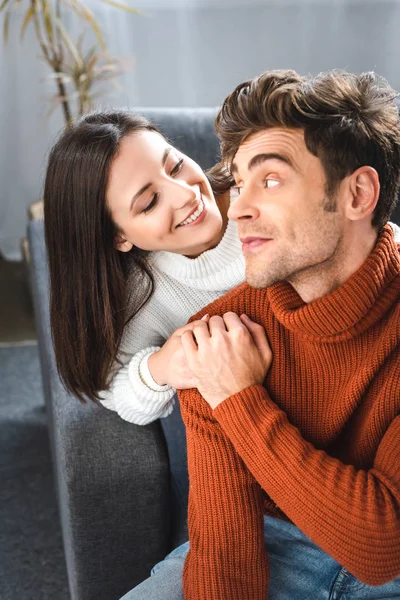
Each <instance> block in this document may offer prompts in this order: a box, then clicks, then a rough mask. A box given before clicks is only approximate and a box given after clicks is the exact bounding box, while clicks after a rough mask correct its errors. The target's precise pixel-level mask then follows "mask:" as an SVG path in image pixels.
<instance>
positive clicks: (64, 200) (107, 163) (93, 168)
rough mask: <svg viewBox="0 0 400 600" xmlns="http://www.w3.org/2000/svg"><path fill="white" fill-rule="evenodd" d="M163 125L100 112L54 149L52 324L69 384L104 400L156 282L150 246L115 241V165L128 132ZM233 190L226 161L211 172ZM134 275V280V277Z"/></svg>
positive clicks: (47, 202)
mask: <svg viewBox="0 0 400 600" xmlns="http://www.w3.org/2000/svg"><path fill="white" fill-rule="evenodd" d="M143 130H146V131H155V132H158V133H160V132H159V130H158V129H157V128H156V127H155V126H154V125H153V124H152V123H151V122H150V121H148V120H147V119H146V118H144V117H143V116H141V115H136V114H133V113H130V112H128V111H122V110H117V111H105V112H96V113H92V114H89V115H86V116H84V117H83V118H81V119H80V120H78V121H76V122H75V123H74V124H73V125H72V127H71V128H70V129H66V130H65V131H64V132H63V133H62V134H61V136H60V137H59V139H58V141H57V142H56V144H55V145H54V147H53V148H52V150H51V152H50V155H49V161H48V167H47V173H46V180H45V188H44V212H45V219H44V222H45V237H46V246H47V251H48V263H49V274H50V323H51V329H52V336H53V344H54V351H55V357H56V364H57V368H58V372H59V374H60V377H61V380H62V382H63V383H64V385H65V387H66V389H67V390H69V391H70V392H72V393H73V394H74V395H75V396H77V397H78V398H79V399H80V400H81V401H83V402H84V401H85V400H86V398H89V399H90V400H93V401H94V402H97V401H98V399H99V396H98V393H99V392H100V391H101V390H105V389H107V385H108V383H109V375H110V370H111V367H112V365H113V363H114V361H116V360H117V356H118V348H119V345H120V343H121V339H122V334H123V331H124V327H125V325H126V324H127V322H128V321H129V320H130V319H131V318H132V317H133V316H134V315H135V314H137V312H138V311H139V310H140V309H141V308H142V307H143V306H144V305H145V304H146V302H147V301H148V300H149V298H150V297H151V294H152V293H153V289H154V281H153V277H152V273H151V269H150V267H149V265H148V264H147V261H146V257H147V254H148V253H147V252H144V251H142V250H139V249H138V248H133V249H132V250H131V251H130V252H119V251H118V250H116V248H115V237H116V234H117V233H118V230H117V228H116V225H115V223H114V222H113V220H112V218H111V214H110V211H109V208H108V205H107V202H106V189H107V182H108V178H109V172H110V167H111V164H112V161H113V159H114V158H115V156H116V155H117V153H118V150H119V147H120V144H121V141H122V139H123V138H124V137H125V136H127V135H130V134H133V133H135V132H139V131H143ZM209 179H210V183H211V187H212V188H213V191H214V192H215V193H216V194H217V195H220V194H222V193H223V192H225V191H226V190H228V189H229V187H230V185H231V183H232V181H233V180H232V178H231V176H230V174H229V172H228V171H227V170H226V168H225V166H224V165H222V164H221V165H217V166H216V167H214V168H212V169H211V170H210V175H209ZM128 279H129V280H132V279H134V282H135V283H134V285H130V286H129V294H128V285H127V282H128Z"/></svg>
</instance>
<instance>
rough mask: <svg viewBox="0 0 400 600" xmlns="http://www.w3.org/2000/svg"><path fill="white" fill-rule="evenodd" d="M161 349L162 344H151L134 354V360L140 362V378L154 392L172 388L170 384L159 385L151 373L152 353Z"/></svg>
mask: <svg viewBox="0 0 400 600" xmlns="http://www.w3.org/2000/svg"><path fill="white" fill-rule="evenodd" d="M159 350H160V346H151V347H149V348H145V349H144V350H141V351H140V352H138V353H137V354H135V356H134V360H135V361H136V362H137V363H138V369H139V376H140V379H141V381H142V383H144V385H145V386H146V387H147V388H148V389H149V390H151V391H152V392H166V391H169V390H171V389H172V388H171V386H169V385H158V383H157V382H156V381H154V379H153V377H152V374H151V373H150V369H149V358H150V356H151V355H152V354H154V353H155V352H158V351H159Z"/></svg>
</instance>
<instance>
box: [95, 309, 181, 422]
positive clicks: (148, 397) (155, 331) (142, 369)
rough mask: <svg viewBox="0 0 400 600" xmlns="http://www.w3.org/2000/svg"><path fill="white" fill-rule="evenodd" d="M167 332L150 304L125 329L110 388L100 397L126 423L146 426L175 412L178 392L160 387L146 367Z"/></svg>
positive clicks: (102, 402)
mask: <svg viewBox="0 0 400 600" xmlns="http://www.w3.org/2000/svg"><path fill="white" fill-rule="evenodd" d="M167 333H168V332H165V331H163V324H162V323H158V321H157V315H155V314H153V312H152V310H151V304H150V305H146V306H145V308H144V310H143V311H141V312H139V313H138V315H136V316H135V318H134V319H132V320H131V321H130V322H129V323H128V325H127V326H126V328H125V331H124V336H123V340H122V343H121V348H120V351H119V354H118V361H117V362H116V363H115V364H114V366H113V369H112V374H111V378H110V383H109V386H108V389H107V390H104V391H101V392H100V394H99V396H100V402H101V404H102V405H103V406H104V407H105V408H108V409H110V410H114V411H116V412H117V413H118V414H119V416H120V417H121V418H122V419H124V420H125V421H129V422H130V423H135V424H137V425H147V424H148V423H151V422H152V421H155V420H156V419H158V418H160V417H166V416H168V415H169V414H170V413H171V411H172V409H173V405H174V395H175V392H176V390H175V389H174V388H172V387H170V386H158V385H157V384H156V382H155V381H154V380H153V378H152V377H151V373H150V371H149V369H148V366H147V361H148V359H149V356H150V355H151V354H152V353H153V352H156V351H157V350H159V348H160V346H161V345H162V344H163V343H164V342H165V340H166V338H167V337H168V335H166V334H167ZM163 334H164V335H163Z"/></svg>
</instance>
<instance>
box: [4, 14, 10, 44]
mask: <svg viewBox="0 0 400 600" xmlns="http://www.w3.org/2000/svg"><path fill="white" fill-rule="evenodd" d="M10 15H11V13H10V9H8V11H7V12H6V14H5V16H4V23H3V36H4V45H6V44H7V42H8V32H9V29H10Z"/></svg>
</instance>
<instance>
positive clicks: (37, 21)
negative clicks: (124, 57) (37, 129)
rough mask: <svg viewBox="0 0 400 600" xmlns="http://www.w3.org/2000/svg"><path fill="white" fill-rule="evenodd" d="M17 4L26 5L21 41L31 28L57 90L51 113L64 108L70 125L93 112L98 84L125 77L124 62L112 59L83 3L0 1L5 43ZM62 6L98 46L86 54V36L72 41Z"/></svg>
mask: <svg viewBox="0 0 400 600" xmlns="http://www.w3.org/2000/svg"><path fill="white" fill-rule="evenodd" d="M102 2H104V3H106V4H109V5H111V6H113V7H114V8H116V9H119V10H124V11H126V12H129V13H134V14H141V13H140V11H139V10H137V9H135V8H133V7H130V6H128V5H127V4H123V3H121V2H117V1H114V0H102ZM15 4H26V5H27V9H26V12H25V14H24V17H23V20H22V25H21V29H20V38H21V39H23V38H24V36H25V33H26V31H27V29H28V28H29V27H30V26H31V25H32V26H33V28H34V31H35V35H36V39H37V42H38V44H39V47H40V50H41V53H42V57H43V58H44V60H45V62H46V63H47V64H48V65H49V67H50V68H51V70H52V78H53V79H54V81H55V84H56V87H57V94H56V95H55V98H54V101H53V103H52V104H53V107H52V110H53V109H54V106H55V105H57V104H61V107H62V110H63V114H64V119H65V122H66V124H67V125H69V124H70V123H71V120H72V118H73V117H74V116H79V115H81V114H83V113H84V112H86V111H87V110H90V109H91V108H92V106H93V102H94V98H95V97H96V96H97V95H98V91H96V87H97V86H98V84H99V83H101V82H104V81H106V80H109V79H112V78H115V77H117V76H118V75H120V74H121V73H122V71H123V70H124V69H123V68H122V61H120V60H119V59H117V58H113V57H111V56H110V55H109V53H108V51H107V46H106V42H105V39H104V35H103V32H102V31H101V28H100V26H99V24H98V23H97V21H96V19H95V17H94V15H93V13H92V11H91V10H90V9H89V8H88V7H87V6H86V5H85V3H84V2H83V1H82V0H0V13H1V12H4V22H3V39H4V43H6V42H7V40H8V37H9V25H10V17H11V9H12V8H13V6H14V5H15ZM61 5H63V6H64V8H65V10H66V11H70V12H72V13H74V14H75V15H77V16H78V17H79V19H81V21H82V22H84V23H86V24H87V26H88V27H89V29H90V30H91V32H92V33H93V35H94V36H95V40H96V43H95V45H93V46H91V47H90V48H89V49H88V50H86V51H85V44H84V36H83V33H81V34H80V35H79V36H78V38H77V41H74V40H73V39H72V37H71V36H70V35H69V33H68V31H67V29H66V27H65V25H64V22H63V11H62V8H61ZM73 107H75V110H74V108H73Z"/></svg>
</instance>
